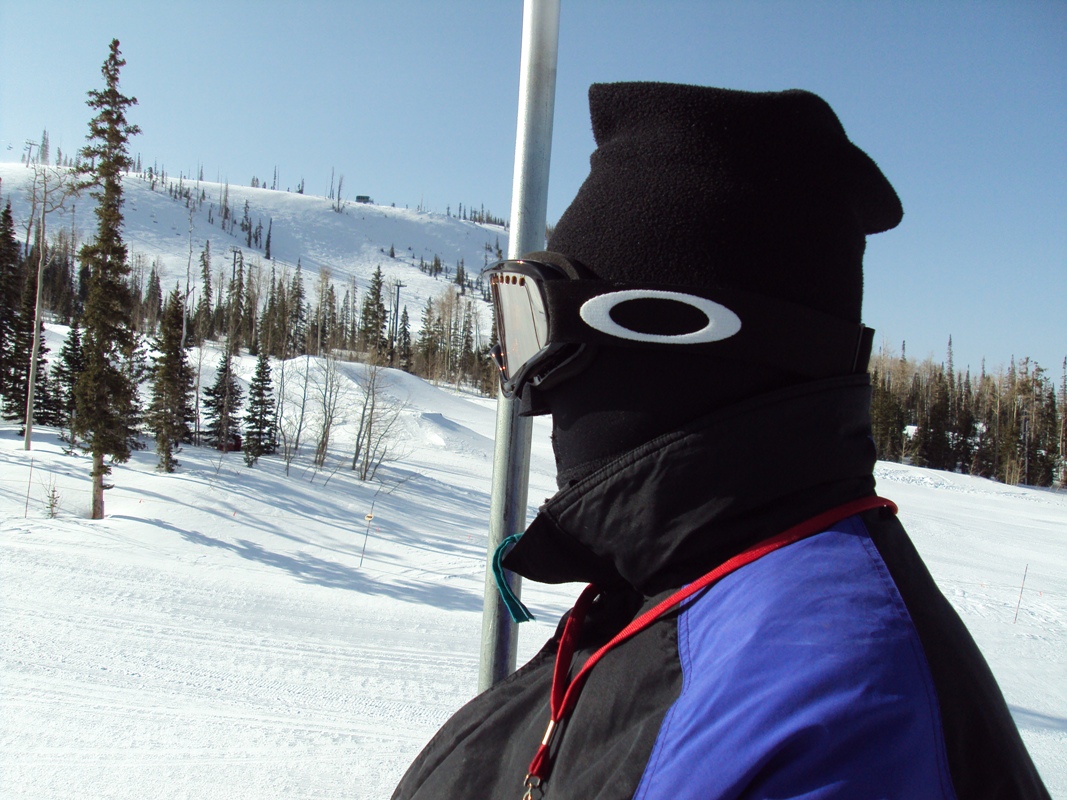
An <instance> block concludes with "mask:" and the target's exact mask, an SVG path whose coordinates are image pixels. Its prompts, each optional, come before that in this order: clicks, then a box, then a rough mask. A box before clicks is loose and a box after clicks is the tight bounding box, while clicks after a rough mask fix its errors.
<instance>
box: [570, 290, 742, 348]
mask: <svg viewBox="0 0 1067 800" xmlns="http://www.w3.org/2000/svg"><path fill="white" fill-rule="evenodd" d="M631 300H670V301H673V302H675V303H682V304H683V305H687V306H691V307H693V308H695V309H697V310H698V311H700V312H701V313H702V314H704V316H705V317H707V318H708V322H707V324H706V325H705V326H704V327H703V328H700V329H699V330H695V331H691V332H689V333H678V334H665V333H642V332H641V331H633V330H630V329H629V328H624V327H623V326H622V325H620V324H619V323H617V322H616V321H615V320H613V319H612V318H611V310H612V309H613V308H615V306H617V305H619V304H620V303H626V302H629V301H631ZM578 313H579V314H580V315H581V317H582V321H583V322H585V324H586V325H588V326H589V327H590V328H593V329H594V330H598V331H600V332H601V333H606V334H608V335H609V336H616V337H618V338H620V339H629V340H631V341H634V342H658V343H660V344H701V343H703V342H718V341H720V340H722V339H729V338H730V337H731V336H733V335H734V334H735V333H737V332H738V331H739V330H741V318H740V317H738V316H737V314H735V313H734V312H733V311H731V310H730V309H728V308H727V307H726V306H724V305H720V304H719V303H716V302H714V301H713V300H708V299H707V298H705V297H697V296H695V295H691V294H684V293H683V292H663V291H659V290H655V289H628V290H626V291H622V292H609V293H608V294H601V295H597V296H596V297H593V298H591V299H589V300H586V301H585V302H584V303H583V304H582V307H581V309H580V310H579V312H578Z"/></svg>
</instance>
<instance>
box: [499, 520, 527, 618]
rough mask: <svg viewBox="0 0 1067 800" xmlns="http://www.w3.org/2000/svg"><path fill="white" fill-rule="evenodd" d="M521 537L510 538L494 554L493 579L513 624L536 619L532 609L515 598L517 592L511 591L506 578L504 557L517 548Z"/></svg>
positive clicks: (519, 534) (518, 535) (518, 534)
mask: <svg viewBox="0 0 1067 800" xmlns="http://www.w3.org/2000/svg"><path fill="white" fill-rule="evenodd" d="M521 536H522V534H521V533H516V534H515V535H514V536H509V537H508V538H507V539H505V540H504V541H502V542H501V543H500V547H498V548H497V549H496V552H495V553H493V578H495V579H496V589H497V591H498V592H500V598H501V599H502V600H503V601H504V605H505V606H507V609H508V613H509V614H511V621H512V622H529V621H530V620H532V619H533V618H534V615H533V614H531V613H530V609H528V608H527V607H526V606H524V605H523V604H522V601H521V600H520V599H519V598H517V597H516V596H515V592H513V591H511V586H510V585H509V584H508V581H507V578H505V577H504V564H503V561H504V556H506V555H507V554H508V551H509V550H511V548H512V547H514V546H515V543H516V542H518V541H519V537H521Z"/></svg>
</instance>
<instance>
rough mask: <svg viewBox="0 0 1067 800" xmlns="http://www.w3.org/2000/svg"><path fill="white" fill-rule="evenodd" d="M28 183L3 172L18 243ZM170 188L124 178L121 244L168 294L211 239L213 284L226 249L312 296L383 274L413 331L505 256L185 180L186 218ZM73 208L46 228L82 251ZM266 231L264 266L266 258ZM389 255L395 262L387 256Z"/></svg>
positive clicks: (454, 237)
mask: <svg viewBox="0 0 1067 800" xmlns="http://www.w3.org/2000/svg"><path fill="white" fill-rule="evenodd" d="M30 179H31V170H30V168H29V167H26V166H24V165H22V164H14V163H0V202H3V203H6V202H7V201H8V200H10V201H11V208H12V213H13V215H14V218H15V229H16V232H17V233H18V235H19V237H20V239H23V240H24V239H25V235H26V227H27V223H28V220H29V216H30V201H29V197H28V196H27V194H26V192H25V191H24V187H25V186H27V185H28V184H29V182H30ZM168 184H170V185H171V186H172V187H177V186H178V179H177V178H176V177H170V176H168V178H167V181H166V182H163V181H156V182H155V184H153V182H152V181H150V180H148V179H146V178H142V177H140V176H138V175H134V174H130V175H127V176H126V178H125V179H124V180H123V191H124V195H125V206H124V209H123V210H124V215H125V224H124V227H123V235H124V236H125V240H126V243H127V246H128V248H129V253H130V260H131V263H133V262H134V261H135V260H136V259H137V258H138V257H139V256H140V257H143V259H142V260H143V263H145V264H146V270H147V269H148V267H149V266H151V265H152V264H153V263H158V264H159V271H160V275H161V283H162V286H163V289H164V292H165V293H166V292H169V291H170V289H171V288H173V287H174V285H175V284H176V283H178V284H180V285H181V286H182V287H184V286H185V281H186V273H187V271H188V272H189V279H190V282H191V284H192V285H193V286H198V285H199V283H200V268H199V257H200V253H201V251H203V249H204V244H205V242H207V241H209V240H210V242H211V253H212V267H213V273H214V274H216V275H217V274H218V273H219V271H220V270H221V271H222V272H223V273H224V275H225V277H226V279H227V280H228V279H229V277H230V271H231V268H232V267H231V265H232V259H233V256H232V254H231V252H232V251H231V248H232V247H239V248H241V250H242V253H243V258H244V261H245V264H246V267H247V268H248V269H251V270H252V271H253V272H254V271H255V270H257V268H258V269H261V270H262V272H263V274H264V276H269V272H270V268H271V266H272V263H273V265H274V266H275V268H276V269H277V271H278V274H279V275H280V274H281V273H282V271H283V270H288V271H289V274H290V275H291V274H292V273H293V271H294V270H295V269H296V264H297V261H300V264H301V267H302V269H303V271H304V279H305V282H306V283H305V285H306V286H307V287H308V291H309V292H313V291H314V289H313V287H314V286H315V281H316V280H317V277H316V276H318V275H319V274H320V273H323V272H325V273H326V274H327V275H328V278H329V280H330V281H331V282H333V283H334V284H335V285H336V286H337V290H338V297H340V296H341V295H342V294H343V293H344V290H345V288H347V287H349V286H351V285H352V282H353V281H355V282H356V285H357V289H358V291H360V292H362V291H363V290H364V289H366V287H367V284H368V283H369V281H370V277H371V275H372V274H373V273H374V270H375V269H376V268H377V267H379V266H380V267H381V269H382V274H383V276H384V277H385V280H386V283H387V284H389V283H392V282H394V281H400V282H401V283H403V284H404V286H403V288H401V290H400V304H401V307H403V306H407V308H408V314H409V316H410V318H411V321H412V324H413V326H416V327H417V325H418V322H419V312H420V310H421V309H422V308H423V307H425V305H426V301H427V299H429V298H431V297H436V296H438V295H439V294H440V293H441V292H442V291H443V289H444V288H445V286H446V284H447V277H446V275H447V274H454V273H455V269H456V265H457V264H459V263H461V262H462V263H463V265H464V269H465V270H466V271H467V272H471V273H477V272H478V271H479V270H481V269H482V267H483V266H484V265H485V264H486V263H491V262H492V261H494V260H496V253H497V251H498V248H499V250H500V251H502V252H505V253H506V252H507V248H508V235H507V231H506V230H504V229H503V228H501V227H499V226H496V225H481V224H476V223H473V222H467V221H464V220H461V219H458V218H456V217H454V216H446V215H441V214H433V213H428V212H422V211H411V210H408V209H405V208H393V207H391V206H378V205H373V204H369V203H355V202H351V201H349V202H347V204H345V205H344V208H343V210H342V211H341V212H340V213H338V212H337V211H334V209H333V207H334V201H332V200H329V199H327V198H325V197H316V196H314V195H308V194H297V193H295V192H286V191H272V190H270V189H261V188H251V187H248V186H238V185H236V184H219V183H213V182H207V181H199V182H197V181H195V180H194V181H189V180H188V179H184V180H183V181H182V187H183V188H184V189H189V190H190V193H191V195H192V196H193V197H194V198H199V197H200V196H201V193H202V194H203V197H204V200H203V202H202V203H201V204H199V208H197V209H194V210H193V211H192V214H191V215H190V208H188V207H187V206H186V201H185V200H184V199H180V198H176V197H172V196H171V195H170V194H168V192H167V185H168ZM153 185H154V188H153ZM224 197H225V198H226V202H227V204H228V206H229V207H230V208H231V209H232V210H233V212H234V213H235V214H236V216H237V218H238V219H240V218H241V217H242V215H243V213H244V207H245V203H246V202H247V203H248V214H249V219H250V220H251V223H252V226H253V227H255V226H258V225H262V236H261V237H260V244H259V246H253V247H249V246H248V245H247V237H246V235H245V234H243V233H242V232H241V231H240V228H236V229H235V232H234V233H233V234H231V233H229V232H228V231H224V230H223V229H222V227H221V225H220V211H219V209H220V206H221V204H222V201H223V198H224ZM72 206H73V208H72V210H71V209H70V208H68V209H65V210H62V211H57V212H55V213H53V214H50V215H49V217H48V229H49V231H52V232H55V231H57V230H59V229H61V228H67V229H69V228H70V227H71V226H72V225H73V226H74V228H75V229H76V231H77V232H78V238H79V241H82V242H84V241H86V239H88V238H89V237H91V236H92V234H93V232H94V226H95V217H94V216H93V214H92V208H93V200H92V198H91V197H90V196H89V194H88V193H87V192H86V193H84V194H83V195H82V196H81V197H79V198H77V199H76V200H74V201H73V203H72ZM190 224H191V226H192V232H191V234H190ZM268 228H269V229H270V233H271V260H268V259H267V258H266V253H265V244H266V235H267V231H268ZM390 248H392V250H393V252H394V254H395V255H394V256H392V257H391V256H390V255H389V252H390ZM435 256H437V257H439V258H440V259H441V262H442V265H443V266H444V268H445V269H446V270H447V271H448V272H447V273H446V275H442V276H440V277H438V278H433V277H430V276H429V275H427V274H426V273H424V272H422V271H420V270H419V267H418V265H419V263H420V259H421V260H423V261H425V262H428V263H429V262H432V261H433V259H434V257H435ZM145 277H147V272H146V275H145ZM197 297H199V294H195V295H194V297H193V298H192V301H191V302H190V304H189V305H190V306H191V307H193V306H195V304H196V298H197ZM391 299H392V298H391V297H390V300H391ZM483 322H484V323H485V325H484V326H483V329H484V330H488V327H487V325H488V316H485V319H484V320H483Z"/></svg>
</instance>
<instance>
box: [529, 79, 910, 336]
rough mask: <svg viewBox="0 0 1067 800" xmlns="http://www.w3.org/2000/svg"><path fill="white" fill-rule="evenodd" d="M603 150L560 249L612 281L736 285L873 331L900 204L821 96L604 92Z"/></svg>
mask: <svg viewBox="0 0 1067 800" xmlns="http://www.w3.org/2000/svg"><path fill="white" fill-rule="evenodd" d="M589 105H590V110H591V115H592V123H593V135H594V137H595V139H596V144H597V150H596V152H594V153H593V155H592V158H591V167H592V168H591V170H590V173H589V177H588V178H586V180H585V183H584V184H583V185H582V187H581V189H580V190H579V192H578V195H577V197H575V199H574V201H573V202H572V203H571V205H570V207H568V208H567V210H566V212H565V213H564V214H563V216H562V217H561V218H560V220H559V223H558V224H557V226H556V228H555V231H554V232H553V235H552V237H551V240H550V241H549V243H548V249H549V250H552V251H554V252H558V253H562V254H564V255H566V256H569V257H571V258H574V259H577V260H578V261H580V262H582V263H583V264H584V265H585V266H587V267H589V268H590V269H591V270H592V271H593V272H595V273H596V274H597V275H598V276H600V277H601V278H605V279H609V280H625V281H655V282H661V283H673V284H681V285H691V286H703V287H715V286H727V287H731V288H736V289H744V290H747V291H753V292H758V293H765V294H767V295H770V296H774V297H778V298H781V299H784V300H789V301H792V302H795V303H799V304H801V305H805V306H808V307H810V308H814V309H817V310H820V311H824V312H826V313H829V314H833V315H835V316H838V317H841V318H843V319H846V320H849V321H851V322H859V321H860V307H861V303H862V296H863V270H862V261H863V250H864V243H865V238H864V237H865V236H866V235H867V234H870V233H879V232H881V231H885V230H888V229H889V228H892V227H894V226H896V225H897V224H898V223H899V222H900V220H901V217H902V215H903V211H902V209H901V205H900V200H899V199H898V198H897V195H896V192H894V191H893V187H892V186H890V184H889V181H887V180H886V178H885V176H884V175H882V173H881V171H880V170H879V169H878V167H877V166H876V165H875V163H874V162H873V161H872V160H871V159H870V158H869V157H868V156H867V155H866V154H865V153H864V152H863V151H862V150H860V149H859V148H858V147H856V146H855V145H854V144H852V142H850V141H849V139H848V137H847V136H846V135H845V131H844V128H842V126H841V123H840V122H839V121H838V119H837V116H836V115H835V114H834V112H833V110H832V109H831V108H830V106H829V105H828V104H827V103H826V101H824V100H823V99H822V98H820V97H818V96H817V95H814V94H812V93H810V92H805V91H800V90H791V91H785V92H742V91H735V90H729V89H715V88H709V87H702V86H685V85H677V84H665V83H613V84H594V85H593V86H592V87H591V88H590V90H589Z"/></svg>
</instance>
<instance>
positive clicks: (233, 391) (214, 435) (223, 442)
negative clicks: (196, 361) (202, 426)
mask: <svg viewBox="0 0 1067 800" xmlns="http://www.w3.org/2000/svg"><path fill="white" fill-rule="evenodd" d="M242 397H243V393H242V392H241V387H240V386H238V385H237V379H236V378H235V377H234V374H233V357H232V355H231V350H230V347H229V345H228V343H227V346H226V347H224V348H223V352H222V358H220V359H219V367H218V370H217V372H216V375H215V383H213V384H212V385H211V386H209V387H208V388H207V389H205V390H204V409H205V414H206V417H207V441H208V444H209V445H211V446H212V447H216V448H218V449H219V450H230V449H231V448H232V447H233V445H234V442H235V437H236V436H237V431H238V423H237V420H238V418H239V414H240V410H241V400H242Z"/></svg>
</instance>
